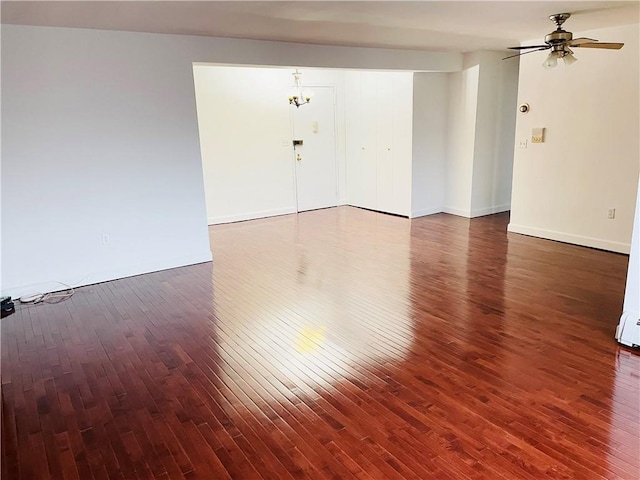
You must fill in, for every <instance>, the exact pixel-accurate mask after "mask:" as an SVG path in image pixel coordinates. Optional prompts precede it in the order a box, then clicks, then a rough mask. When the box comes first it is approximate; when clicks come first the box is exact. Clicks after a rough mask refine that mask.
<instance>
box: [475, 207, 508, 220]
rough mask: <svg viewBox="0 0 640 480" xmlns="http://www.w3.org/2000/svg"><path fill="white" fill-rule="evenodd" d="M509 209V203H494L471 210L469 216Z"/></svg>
mask: <svg viewBox="0 0 640 480" xmlns="http://www.w3.org/2000/svg"><path fill="white" fill-rule="evenodd" d="M509 210H511V204H510V203H506V204H504V205H494V206H492V207H485V208H478V209H476V210H472V211H471V218H476V217H484V216H485V215H493V214H494V213H502V212H508V211H509Z"/></svg>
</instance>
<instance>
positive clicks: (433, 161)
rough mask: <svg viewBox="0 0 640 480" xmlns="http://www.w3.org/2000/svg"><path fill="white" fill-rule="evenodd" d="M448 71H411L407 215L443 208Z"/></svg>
mask: <svg viewBox="0 0 640 480" xmlns="http://www.w3.org/2000/svg"><path fill="white" fill-rule="evenodd" d="M448 98H449V74H446V73H415V74H414V75H413V172H412V189H411V192H412V199H411V216H412V217H419V216H422V215H430V214H432V213H439V212H442V211H443V209H444V174H445V165H446V160H447V159H446V157H447V121H448V100H447V99H448Z"/></svg>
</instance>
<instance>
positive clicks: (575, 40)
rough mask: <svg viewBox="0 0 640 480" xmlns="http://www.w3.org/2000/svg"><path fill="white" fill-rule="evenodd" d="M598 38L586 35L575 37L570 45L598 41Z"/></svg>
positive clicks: (574, 45)
mask: <svg viewBox="0 0 640 480" xmlns="http://www.w3.org/2000/svg"><path fill="white" fill-rule="evenodd" d="M597 41H598V40H596V39H595V38H586V37H580V38H574V39H573V40H571V41H570V42H569V46H570V47H576V46H578V45H581V44H583V43H596V42H597Z"/></svg>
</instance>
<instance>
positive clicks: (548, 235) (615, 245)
mask: <svg viewBox="0 0 640 480" xmlns="http://www.w3.org/2000/svg"><path fill="white" fill-rule="evenodd" d="M507 231H508V232H513V233H520V234H522V235H529V236H531V237H538V238H544V239H547V240H556V241H558V242H565V243H572V244H574V245H581V246H583V247H592V248H599V249H601V250H609V251H611V252H617V253H626V254H628V253H629V252H630V250H631V245H630V244H629V243H621V242H613V241H611V240H604V239H601V238H593V237H586V236H583V235H574V234H572V233H566V232H557V231H554V230H544V229H542V228H535V227H527V226H525V225H517V224H514V223H510V224H509V225H508V226H507Z"/></svg>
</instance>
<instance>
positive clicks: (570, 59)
mask: <svg viewBox="0 0 640 480" xmlns="http://www.w3.org/2000/svg"><path fill="white" fill-rule="evenodd" d="M562 60H564V65H565V66H566V67H568V66H570V65H573V64H574V63H576V62H577V61H578V59H577V58H576V57H574V56H573V52H567V53H566V54H565V56H564V57H562Z"/></svg>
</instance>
